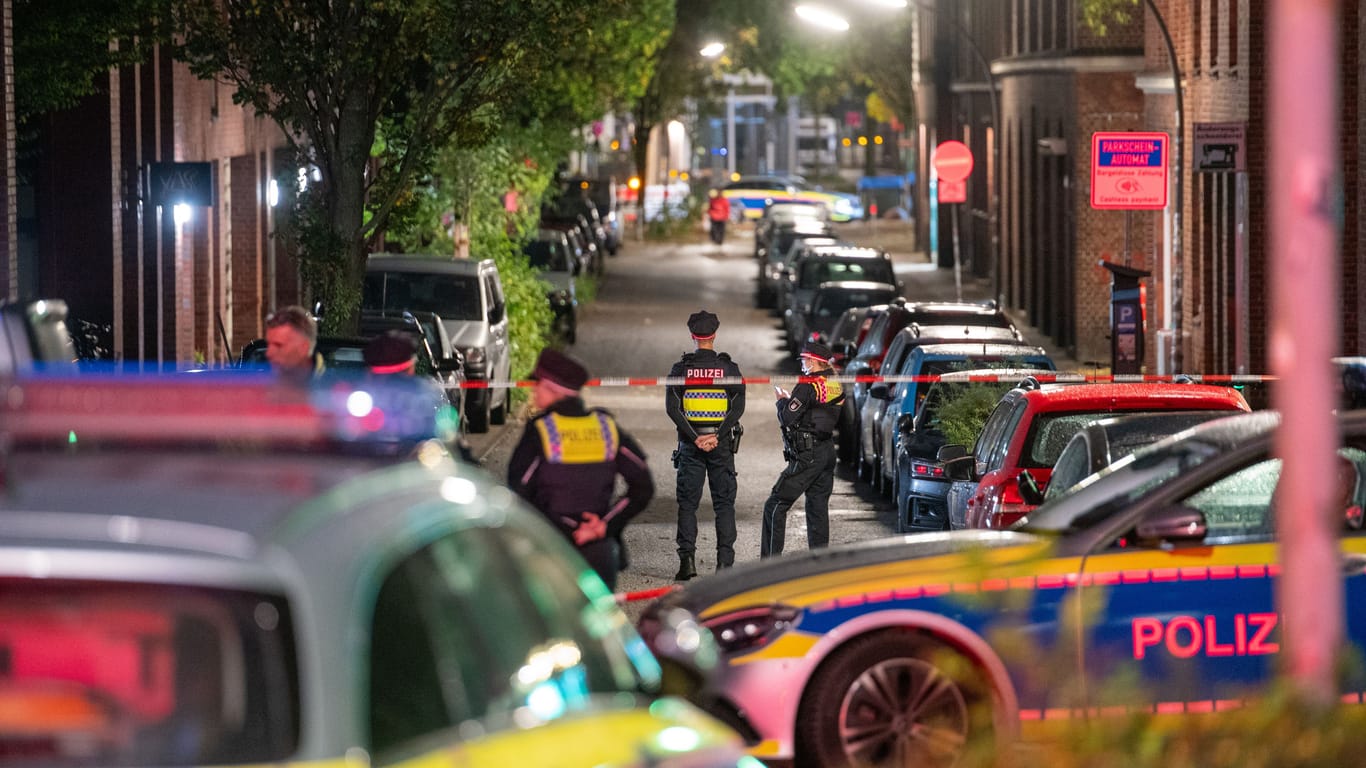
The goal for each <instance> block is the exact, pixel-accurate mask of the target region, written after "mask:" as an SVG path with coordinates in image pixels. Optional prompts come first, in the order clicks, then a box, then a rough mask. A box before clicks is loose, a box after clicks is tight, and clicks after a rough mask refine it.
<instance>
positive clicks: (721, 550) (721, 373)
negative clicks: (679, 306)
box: [664, 309, 745, 581]
mask: <svg viewBox="0 0 1366 768" xmlns="http://www.w3.org/2000/svg"><path fill="white" fill-rule="evenodd" d="M720 325H721V321H720V320H719V319H718V318H717V317H716V315H714V314H712V313H711V312H708V311H706V310H705V309H704V310H701V311H699V312H694V313H693V314H692V315H691V316H690V317H689V318H688V332H689V333H690V334H692V340H693V347H694V348H693V351H692V352H688V353H687V354H685V355H683V358H682V359H681V360H679V361H678V362H676V363H674V365H673V368H671V369H670V370H669V378H671V379H677V378H682V379H685V380H687V381H685V383H684V384H683V385H682V386H670V387H668V389H667V390H666V391H665V397H664V408H665V411H666V412H667V413H668V414H669V418H670V419H672V420H673V423H674V425H675V426H676V427H678V449H677V450H675V451H674V455H673V464H674V468H675V469H677V471H678V486H677V488H678V492H677V496H678V528H677V532H676V534H675V537H674V540H675V542H676V543H677V544H678V573H677V574H675V575H674V581H687V580H688V579H691V578H693V577H694V576H696V575H697V563H696V561H695V557H694V552H695V550H696V547H697V505H698V503H699V502H700V501H701V500H702V483H703V482H706V483H707V484H708V485H709V486H710V487H711V505H712V510H713V511H714V512H715V513H716V569H717V570H720V569H722V568H729V567H731V565H733V564H734V563H735V489H736V483H735V451H736V450H738V449H739V441H740V433H741V428H740V417H741V416H743V415H744V413H745V385H744V384H742V383H740V382H739V381H738V380H739V379H740V367H739V366H738V365H736V364H735V363H734V362H733V361H731V359H730V355H727V354H726V353H725V352H717V351H716V349H715V346H714V345H715V343H716V329H717V328H719V327H720ZM719 378H730V379H735V380H736V381H735V382H734V383H731V384H724V385H723V384H717V383H716V382H714V381H713V379H719Z"/></svg>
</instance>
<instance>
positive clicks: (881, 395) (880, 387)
mask: <svg viewBox="0 0 1366 768" xmlns="http://www.w3.org/2000/svg"><path fill="white" fill-rule="evenodd" d="M891 392H892V390H891V387H889V386H887V382H885V381H879V382H877V383H876V384H874V385H873V386H872V387H869V389H868V396H869V397H872V398H876V399H878V400H890V399H892V394H891Z"/></svg>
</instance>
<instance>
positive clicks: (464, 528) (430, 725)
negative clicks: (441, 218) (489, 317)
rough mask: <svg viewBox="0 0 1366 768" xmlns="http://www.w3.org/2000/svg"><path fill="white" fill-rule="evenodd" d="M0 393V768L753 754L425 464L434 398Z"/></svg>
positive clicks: (137, 380) (50, 390) (121, 384)
mask: <svg viewBox="0 0 1366 768" xmlns="http://www.w3.org/2000/svg"><path fill="white" fill-rule="evenodd" d="M5 391H6V392H8V394H9V396H8V397H7V398H4V399H0V439H3V440H4V442H5V443H6V445H7V446H10V447H11V448H12V450H8V451H7V453H6V456H5V457H4V459H5V463H6V467H5V469H6V471H5V472H4V473H3V475H0V517H3V519H4V525H3V526H0V648H3V649H4V653H3V666H4V671H3V675H0V701H3V702H4V706H3V707H0V763H2V764H5V765H118V766H153V765H157V766H163V765H164V766H172V765H174V766H188V765H248V764H252V765H298V766H303V765H311V766H321V765H338V766H340V765H346V764H348V763H352V762H355V761H356V760H358V759H360V760H361V761H362V762H364V763H365V764H367V765H368V764H374V765H394V764H405V765H415V764H430V765H438V764H439V765H461V766H471V767H472V768H473V767H476V766H488V767H489V768H492V767H494V766H507V765H565V766H582V767H583V768H589V767H590V766H601V765H636V764H649V765H664V766H675V767H676V768H684V767H688V768H690V767H691V766H698V765H702V766H731V767H734V766H737V765H738V764H740V762H741V761H744V760H745V759H746V758H745V757H744V756H743V753H742V751H741V749H742V745H741V743H740V741H739V738H738V737H737V736H736V735H735V734H734V732H733V731H732V730H731V729H729V728H728V727H726V726H725V725H723V724H722V723H721V722H720V721H718V720H715V719H713V718H710V717H708V716H706V715H704V714H703V713H702V712H700V711H699V710H697V709H695V708H694V707H692V706H690V705H689V704H687V703H686V702H685V701H684V700H683V699H682V698H681V697H680V696H675V695H670V691H669V689H668V688H666V685H667V683H666V674H665V671H666V667H663V666H661V663H662V662H661V661H660V660H658V659H656V658H655V657H652V656H651V654H650V652H649V651H648V650H647V649H646V648H645V647H644V645H643V643H642V641H641V639H640V638H639V636H638V635H637V634H636V632H635V631H634V630H633V629H632V627H631V626H630V623H629V621H628V620H627V619H626V617H625V616H624V615H623V613H622V612H621V610H620V609H618V608H617V606H616V603H615V601H614V600H612V598H611V595H610V593H609V592H608V591H607V588H606V586H605V585H604V584H603V583H602V581H601V580H600V579H598V578H597V576H596V575H595V574H594V573H593V571H592V569H590V568H589V567H588V566H587V564H586V563H585V562H584V561H583V559H582V558H581V557H580V556H579V555H578V554H577V552H575V550H574V548H573V547H572V545H571V544H569V542H568V541H567V540H566V539H565V538H564V537H563V536H562V535H561V534H560V533H558V532H557V531H555V530H553V529H552V528H551V527H550V526H549V525H547V524H546V522H545V520H544V518H542V517H541V516H540V515H539V514H538V513H536V512H535V511H533V510H531V509H530V508H528V507H526V506H524V505H523V504H522V502H521V501H520V500H518V498H517V496H516V495H515V494H513V493H511V492H509V491H508V490H507V489H506V488H504V487H502V486H500V485H498V484H496V483H494V482H492V481H491V480H490V478H489V477H488V476H487V475H485V474H484V473H483V472H481V471H479V470H477V469H474V468H472V467H469V466H467V465H462V464H459V463H457V462H454V461H451V460H450V458H449V456H447V455H446V454H445V452H444V451H442V450H441V449H439V448H435V447H433V446H432V444H431V443H430V442H429V439H430V438H434V437H441V428H440V425H439V424H438V423H436V422H434V421H433V420H432V418H431V408H430V403H431V402H432V401H434V400H440V399H441V393H440V392H439V391H436V389H435V387H433V386H432V385H431V384H430V383H428V382H425V381H422V380H420V379H416V378H411V377H386V379H385V380H384V381H377V380H375V379H368V380H363V381H356V382H347V381H346V380H342V379H335V380H327V381H324V382H319V385H318V386H317V387H315V388H311V389H309V388H301V387H297V386H290V385H282V384H279V383H278V382H275V381H274V380H273V379H272V378H271V377H261V376H252V375H248V374H241V373H233V374H231V375H228V374H225V373H223V372H219V373H213V372H209V373H203V374H195V375H194V376H186V375H176V376H170V377H151V378H143V377H112V376H110V377H100V378H98V379H93V380H92V379H91V378H90V377H86V378H85V379H83V380H77V379H74V378H73V379H70V380H66V381H62V380H56V379H54V378H27V379H21V380H18V381H8V382H6V384H5ZM72 428H74V429H75V430H76V431H75V432H74V433H72V432H71V430H72ZM694 631H696V627H695V626H694ZM696 639H698V640H701V641H702V642H703V644H702V645H700V646H699V645H696V644H694V645H693V647H694V648H699V649H701V650H702V652H703V653H704V654H705V653H706V652H707V650H708V648H710V646H709V645H708V644H707V642H706V641H707V640H708V639H709V638H708V637H707V636H705V635H699V637H698V638H696ZM711 652H712V653H714V648H713V649H711ZM685 662H686V656H685V655H684V649H677V648H675V649H672V652H671V653H670V656H669V657H668V659H667V660H666V662H663V663H667V664H668V667H667V669H668V670H676V671H673V672H671V673H670V675H668V676H667V677H668V678H669V679H670V680H673V681H679V682H684V681H687V680H690V679H697V680H700V679H702V678H703V676H704V675H705V672H704V671H703V668H702V667H701V666H693V667H684V666H682V665H683V664H684V663H685ZM678 692H680V693H682V692H686V689H685V688H680V689H678ZM603 734H610V736H611V737H610V738H605V737H603ZM360 755H363V756H364V757H363V759H362V758H359V757H358V756H360Z"/></svg>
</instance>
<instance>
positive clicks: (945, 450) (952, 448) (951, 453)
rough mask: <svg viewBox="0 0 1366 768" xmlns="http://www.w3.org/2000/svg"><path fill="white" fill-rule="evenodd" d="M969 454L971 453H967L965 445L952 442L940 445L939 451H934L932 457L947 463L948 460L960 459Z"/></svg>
mask: <svg viewBox="0 0 1366 768" xmlns="http://www.w3.org/2000/svg"><path fill="white" fill-rule="evenodd" d="M970 455H971V454H969V453H968V447H967V446H966V445H959V444H958V443H952V444H950V445H943V446H940V447H939V452H938V453H936V454H935V455H934V457H935V458H936V459H938V460H939V461H940V462H942V463H948V462H950V461H954V460H956V459H962V458H965V457H967V456H970Z"/></svg>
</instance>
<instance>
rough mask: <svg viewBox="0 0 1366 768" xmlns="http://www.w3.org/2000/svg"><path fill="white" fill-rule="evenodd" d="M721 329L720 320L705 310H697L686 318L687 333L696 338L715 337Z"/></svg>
mask: <svg viewBox="0 0 1366 768" xmlns="http://www.w3.org/2000/svg"><path fill="white" fill-rule="evenodd" d="M720 327H721V320H720V318H718V317H717V316H716V315H713V314H712V313H710V312H708V311H707V310H705V309H703V310H699V311H697V312H694V313H692V314H691V315H689V316H688V331H689V332H690V333H692V335H694V336H697V337H698V338H706V337H708V336H715V335H716V329H717V328H720Z"/></svg>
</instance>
